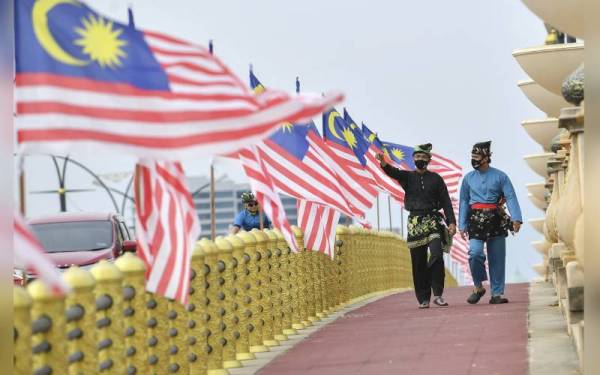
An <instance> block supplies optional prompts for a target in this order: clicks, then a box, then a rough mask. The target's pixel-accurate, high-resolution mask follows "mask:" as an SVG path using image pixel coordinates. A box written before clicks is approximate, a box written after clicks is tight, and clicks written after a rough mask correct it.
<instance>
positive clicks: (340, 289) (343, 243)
mask: <svg viewBox="0 0 600 375" xmlns="http://www.w3.org/2000/svg"><path fill="white" fill-rule="evenodd" d="M335 233H336V245H337V246H336V247H335V249H336V250H335V257H334V262H335V263H334V267H335V270H334V274H335V280H334V283H335V287H334V288H335V290H336V291H337V293H336V295H337V296H338V298H337V300H336V302H337V303H336V305H337V306H338V307H342V306H344V305H345V304H346V303H348V301H349V300H350V298H351V297H350V291H351V289H350V285H351V282H352V281H351V278H350V264H349V260H350V251H349V247H350V238H349V237H350V236H349V232H348V227H346V226H344V225H338V226H337V228H336V229H335Z"/></svg>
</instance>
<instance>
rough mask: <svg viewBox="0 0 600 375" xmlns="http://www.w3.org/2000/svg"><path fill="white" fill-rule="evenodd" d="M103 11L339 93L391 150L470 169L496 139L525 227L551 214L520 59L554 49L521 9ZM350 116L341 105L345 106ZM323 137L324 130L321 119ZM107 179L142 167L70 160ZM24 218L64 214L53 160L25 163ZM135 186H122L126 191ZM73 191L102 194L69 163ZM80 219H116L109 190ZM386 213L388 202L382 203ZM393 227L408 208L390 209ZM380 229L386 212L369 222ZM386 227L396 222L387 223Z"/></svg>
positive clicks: (279, 79)
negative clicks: (540, 185)
mask: <svg viewBox="0 0 600 375" xmlns="http://www.w3.org/2000/svg"><path fill="white" fill-rule="evenodd" d="M88 3H89V4H90V5H91V6H92V7H94V8H95V9H96V10H98V11H100V12H101V13H103V14H105V15H107V16H109V17H112V18H115V19H117V20H120V21H123V22H125V21H126V20H127V6H128V4H132V6H133V10H134V14H135V21H136V26H137V27H138V28H140V29H149V30H156V31H161V32H164V33H168V34H172V35H174V36H178V37H181V38H184V39H187V40H192V41H194V42H197V43H202V44H207V42H208V40H209V39H213V40H214V44H215V52H216V54H217V55H218V56H219V57H220V58H221V59H222V60H223V61H224V62H225V63H226V64H227V65H229V66H230V67H231V68H232V69H233V71H235V72H236V73H238V75H239V76H240V77H241V78H242V79H244V80H247V76H248V66H249V64H250V63H252V64H253V65H254V71H255V74H256V75H257V76H258V78H259V79H260V80H261V81H262V82H263V84H265V85H266V86H270V87H274V88H280V89H287V90H289V91H292V90H294V79H295V77H296V76H300V79H301V82H302V90H303V91H314V92H322V91H327V90H332V89H335V90H341V91H342V92H344V93H345V95H346V101H345V103H344V105H345V106H346V107H347V109H348V111H349V112H350V114H351V115H352V117H353V118H354V120H355V121H364V122H365V124H367V125H368V126H369V127H370V128H371V129H372V130H374V131H377V132H378V133H379V134H380V137H381V138H382V139H384V140H389V141H392V142H396V143H401V144H407V145H414V144H418V143H424V142H431V143H433V145H434V151H435V152H437V153H440V154H442V155H444V156H447V157H450V158H452V159H454V160H456V161H457V162H459V163H460V164H461V165H462V166H463V167H464V170H465V173H466V172H468V171H469V170H470V168H471V167H470V163H469V159H470V150H471V146H472V144H473V143H475V142H478V141H483V140H492V141H493V144H492V151H493V152H494V158H493V165H494V166H495V167H497V168H500V169H502V170H504V171H505V172H507V173H508V174H509V176H510V177H511V178H512V181H513V184H514V185H515V188H516V189H517V193H518V196H519V199H520V203H521V206H522V209H523V214H524V218H525V220H526V221H527V220H528V219H531V218H538V217H542V216H543V213H542V212H541V211H540V210H538V209H537V208H535V207H534V206H533V205H532V204H531V202H530V201H529V199H528V198H527V190H526V188H525V184H526V183H532V182H541V181H542V178H541V177H539V176H537V175H535V174H534V173H533V172H532V171H531V170H530V169H529V168H528V167H527V165H526V164H525V162H524V161H523V155H525V154H533V153H539V152H541V151H542V150H541V147H540V146H538V145H537V144H536V143H535V142H533V140H531V139H530V138H529V137H528V136H527V134H526V133H525V132H524V130H523V129H522V127H521V122H522V121H524V120H527V119H535V118H543V117H545V115H544V114H543V113H541V112H540V111H538V110H537V109H536V108H535V107H534V106H533V105H532V104H531V103H529V101H528V100H527V98H526V97H525V96H524V95H523V94H522V93H521V91H520V89H519V88H518V87H517V81H519V80H522V79H525V78H527V77H526V75H525V73H524V72H523V71H522V70H521V69H520V67H519V66H518V64H517V63H516V61H515V60H514V59H513V57H512V55H511V51H512V50H513V49H516V48H522V47H529V46H534V45H540V44H543V42H544V37H545V30H544V27H543V23H542V22H541V21H540V20H539V19H538V18H537V17H536V16H534V15H533V14H532V13H531V12H530V11H529V10H528V9H527V8H526V7H525V6H524V5H523V4H522V3H521V2H520V1H491V0H488V1H481V0H469V1H466V0H465V1H432V0H421V1H368V2H365V1H353V2H349V1H341V0H335V1H324V0H321V1H315V0H304V1H295V2H288V1H274V0H273V1H247V0H235V1H210V2H209V1H191V0H170V1H168V2H167V1H161V2H158V1H156V2H152V3H153V5H149V4H150V3H151V2H149V1H147V0H145V1H141V0H140V1H135V0H133V1H131V0H128V1H118V0H103V1H95V2H94V1H89V2H88ZM340 109H341V106H340ZM317 125H318V126H319V127H320V125H321V120H320V119H317ZM72 156H73V157H74V158H75V159H77V160H78V161H80V162H82V163H84V164H85V165H87V166H88V167H89V168H91V169H93V170H94V171H96V172H97V173H99V174H103V173H115V172H131V171H132V169H133V165H134V159H133V158H131V157H127V156H122V155H116V154H115V153H111V152H106V153H104V154H102V155H72ZM25 165H26V181H27V182H26V186H27V190H28V192H29V193H28V195H27V203H28V207H27V214H28V216H35V215H39V214H43V213H50V212H56V211H58V210H59V206H58V198H57V197H56V195H39V194H31V192H32V191H37V190H46V189H55V188H56V187H57V179H56V172H55V171H54V167H53V164H52V163H51V161H50V159H49V158H47V157H41V156H31V157H28V158H27V159H26V164H25ZM184 165H185V167H186V172H187V173H188V174H189V175H198V174H207V173H208V168H209V167H208V166H209V163H208V160H185V161H184ZM216 168H217V176H220V175H221V174H223V173H228V174H229V176H230V177H231V178H233V179H234V180H236V181H240V182H242V181H244V180H245V177H244V175H243V172H242V171H241V169H240V168H239V167H237V166H236V165H232V164H229V163H228V164H224V163H222V162H219V163H217V166H216ZM125 182H126V181H125V180H123V181H121V182H113V183H111V185H112V186H114V187H116V188H121V189H122V188H123V187H124V185H125ZM67 187H68V188H95V187H94V185H93V184H92V179H91V178H90V177H89V176H88V175H86V174H85V173H83V172H81V171H79V170H77V169H76V168H74V167H72V166H70V167H69V168H68V172H67ZM68 206H69V210H73V211H78V210H111V207H112V206H111V203H110V200H109V199H108V198H107V195H106V194H105V193H103V192H101V191H100V190H97V191H95V192H91V193H76V194H71V195H70V196H69V199H68ZM383 208H384V209H385V210H384V212H387V206H385V205H384V206H383ZM392 209H393V211H394V214H393V217H392V221H393V223H394V226H397V225H398V223H399V207H398V206H397V205H393V207H392ZM370 219H371V220H372V221H373V222H374V221H375V211H373V212H371V213H370ZM382 225H383V226H387V225H388V219H387V216H386V215H382ZM539 238H540V235H539V234H537V233H536V232H535V231H534V230H533V229H532V228H531V227H530V226H529V225H525V226H524V229H523V231H522V232H521V233H520V234H519V235H518V236H517V237H514V238H510V239H509V242H508V256H507V259H508V260H507V262H508V268H507V277H508V279H509V280H512V279H513V277H514V275H516V274H517V273H520V274H521V275H523V276H524V277H526V278H531V277H534V276H535V273H534V272H533V270H532V269H531V266H532V265H533V264H536V263H539V262H540V261H541V258H540V256H539V255H538V254H537V253H536V252H535V250H534V249H533V248H532V247H531V245H530V242H531V241H534V240H538V239H539Z"/></svg>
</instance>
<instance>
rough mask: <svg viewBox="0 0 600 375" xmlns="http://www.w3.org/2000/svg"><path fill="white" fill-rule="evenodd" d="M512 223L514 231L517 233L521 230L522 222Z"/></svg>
mask: <svg viewBox="0 0 600 375" xmlns="http://www.w3.org/2000/svg"><path fill="white" fill-rule="evenodd" d="M512 225H513V231H514V232H515V233H519V231H520V230H521V223H520V222H518V221H513V222H512Z"/></svg>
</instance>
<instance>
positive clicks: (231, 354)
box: [215, 236, 242, 369]
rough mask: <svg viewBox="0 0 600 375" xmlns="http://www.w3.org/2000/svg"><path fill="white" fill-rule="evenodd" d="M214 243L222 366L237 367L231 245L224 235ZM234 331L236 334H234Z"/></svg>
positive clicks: (240, 365)
mask: <svg viewBox="0 0 600 375" xmlns="http://www.w3.org/2000/svg"><path fill="white" fill-rule="evenodd" d="M215 244H216V245H217V249H218V250H219V261H218V263H217V267H218V270H219V278H218V282H219V286H220V289H221V290H220V291H219V294H218V298H219V300H220V301H221V303H222V306H223V309H224V310H222V311H223V312H224V315H223V326H222V327H223V328H224V331H223V337H224V346H223V368H225V369H229V368H238V367H242V363H241V362H240V361H239V360H238V359H237V358H236V355H235V341H236V339H237V337H239V333H238V332H237V331H238V330H237V317H236V312H235V309H236V307H235V300H234V282H233V277H234V272H233V268H234V265H233V246H232V245H231V243H230V242H229V241H227V240H226V239H225V238H224V237H221V236H219V237H217V238H216V239H215ZM236 333H238V335H237V336H236Z"/></svg>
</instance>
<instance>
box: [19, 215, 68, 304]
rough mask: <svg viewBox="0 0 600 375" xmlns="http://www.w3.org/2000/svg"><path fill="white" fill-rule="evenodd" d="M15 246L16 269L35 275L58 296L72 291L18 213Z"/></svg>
mask: <svg viewBox="0 0 600 375" xmlns="http://www.w3.org/2000/svg"><path fill="white" fill-rule="evenodd" d="M13 244H14V245H13V246H14V262H15V267H16V268H18V269H21V270H23V271H25V272H31V273H33V274H35V276H36V277H38V278H39V279H41V280H42V281H43V282H44V283H45V284H46V285H47V286H48V287H49V288H50V290H52V292H53V293H55V294H57V295H64V294H66V293H67V292H68V291H69V290H70V288H69V286H68V285H67V283H65V281H64V280H63V278H62V276H61V274H60V272H58V270H57V269H56V265H55V264H54V262H53V261H52V260H51V259H50V258H49V257H48V255H47V254H46V252H45V251H44V247H43V246H42V244H41V243H40V242H39V241H38V240H37V238H35V236H34V234H33V233H32V232H31V229H30V228H29V226H28V225H27V224H26V223H25V221H24V220H23V218H22V217H21V215H20V214H19V213H16V212H15V214H14V239H13Z"/></svg>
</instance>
